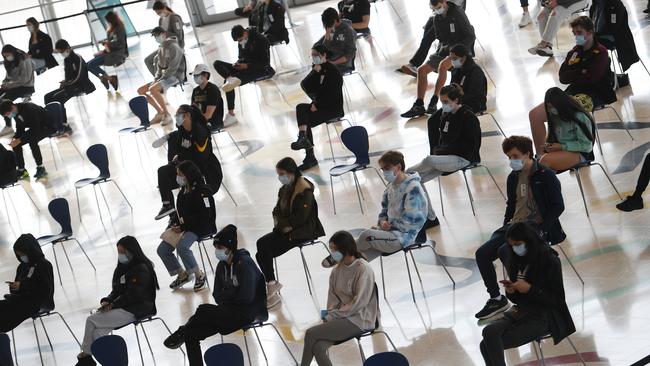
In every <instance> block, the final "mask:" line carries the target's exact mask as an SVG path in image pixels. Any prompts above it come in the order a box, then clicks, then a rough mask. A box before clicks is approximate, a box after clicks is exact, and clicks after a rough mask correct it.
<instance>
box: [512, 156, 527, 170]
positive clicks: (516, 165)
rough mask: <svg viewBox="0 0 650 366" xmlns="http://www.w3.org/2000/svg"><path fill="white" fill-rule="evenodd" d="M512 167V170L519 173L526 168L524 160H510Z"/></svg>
mask: <svg viewBox="0 0 650 366" xmlns="http://www.w3.org/2000/svg"><path fill="white" fill-rule="evenodd" d="M510 167H511V168H512V170H514V171H516V172H518V171H520V170H522V169H523V168H524V161H523V159H511V160H510Z"/></svg>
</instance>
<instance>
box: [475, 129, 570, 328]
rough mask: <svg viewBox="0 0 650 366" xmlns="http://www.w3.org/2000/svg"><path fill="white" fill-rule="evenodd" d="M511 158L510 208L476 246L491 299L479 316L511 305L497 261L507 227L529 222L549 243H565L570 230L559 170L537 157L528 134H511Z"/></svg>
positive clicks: (506, 150) (508, 142) (505, 149)
mask: <svg viewBox="0 0 650 366" xmlns="http://www.w3.org/2000/svg"><path fill="white" fill-rule="evenodd" d="M501 146H502V148H503V153H504V154H506V155H507V156H508V158H509V159H510V167H511V168H512V172H511V173H510V174H509V175H508V181H507V194H508V199H507V202H506V212H505V216H504V219H503V226H502V227H501V228H499V229H497V230H496V231H495V232H494V233H492V237H490V239H489V240H488V241H486V242H485V243H484V244H483V245H481V246H480V247H479V248H478V249H477V250H476V263H477V264H478V269H479V271H480V272H481V277H482V278H483V283H484V284H485V287H486V288H487V291H488V293H489V294H490V299H489V300H488V301H487V303H486V304H485V307H483V309H482V310H481V311H479V312H478V313H476V317H477V318H479V319H487V318H490V317H492V316H494V315H496V314H498V313H500V312H503V311H505V310H506V309H508V308H509V307H510V305H509V304H508V299H506V298H505V297H504V296H503V295H501V293H500V292H499V284H498V283H497V274H496V271H495V269H494V265H493V264H492V262H494V261H495V260H496V259H497V258H498V257H503V255H502V254H503V251H504V248H507V247H506V245H507V244H506V231H507V230H508V228H509V227H510V226H512V225H513V224H516V223H518V222H528V223H529V224H531V225H532V226H533V227H534V228H535V230H536V231H537V232H538V233H539V235H540V237H541V238H542V240H543V241H544V242H545V243H550V244H551V245H553V244H557V243H561V242H562V241H564V239H565V238H566V234H564V231H563V230H562V226H561V225H560V220H559V218H560V215H561V214H562V212H564V199H563V198H562V188H561V186H560V181H559V180H558V179H557V177H556V176H555V173H554V172H553V171H552V170H551V169H548V168H546V167H545V166H543V165H541V164H540V163H538V162H537V161H536V160H535V159H534V158H533V142H532V141H531V140H530V139H529V138H528V137H524V136H510V137H508V138H507V139H505V140H504V141H503V144H502V145H501Z"/></svg>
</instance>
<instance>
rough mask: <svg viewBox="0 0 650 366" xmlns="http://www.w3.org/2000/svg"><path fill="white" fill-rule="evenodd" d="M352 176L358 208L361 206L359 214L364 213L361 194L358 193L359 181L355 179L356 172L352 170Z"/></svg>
mask: <svg viewBox="0 0 650 366" xmlns="http://www.w3.org/2000/svg"><path fill="white" fill-rule="evenodd" d="M352 176H353V177H354V188H356V190H357V198H358V199H359V208H361V214H362V215H364V213H363V205H362V204H361V194H360V190H361V188H360V187H359V181H358V180H357V173H356V172H352Z"/></svg>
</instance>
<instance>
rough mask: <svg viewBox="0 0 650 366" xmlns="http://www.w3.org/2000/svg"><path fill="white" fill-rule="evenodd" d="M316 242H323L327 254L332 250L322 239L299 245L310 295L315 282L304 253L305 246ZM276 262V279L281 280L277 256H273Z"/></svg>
mask: <svg viewBox="0 0 650 366" xmlns="http://www.w3.org/2000/svg"><path fill="white" fill-rule="evenodd" d="M315 244H321V245H322V246H323V248H325V252H327V255H330V250H329V248H327V245H325V243H324V242H323V241H322V240H308V241H305V242H302V243H300V244H298V245H297V247H298V249H299V250H300V258H301V259H302V269H303V270H304V271H305V279H306V280H307V288H308V289H309V295H312V289H311V284H312V283H313V282H314V281H313V280H312V278H311V272H310V271H309V266H308V265H307V260H306V259H305V253H303V248H305V247H309V246H312V245H315ZM273 261H274V263H275V279H276V280H278V281H279V280H280V271H279V269H278V268H279V267H278V261H277V257H276V258H273Z"/></svg>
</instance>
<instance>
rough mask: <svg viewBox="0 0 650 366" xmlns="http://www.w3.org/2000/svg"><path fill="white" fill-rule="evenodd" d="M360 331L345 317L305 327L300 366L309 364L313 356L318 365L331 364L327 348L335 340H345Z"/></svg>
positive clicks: (325, 365) (329, 365)
mask: <svg viewBox="0 0 650 366" xmlns="http://www.w3.org/2000/svg"><path fill="white" fill-rule="evenodd" d="M361 333H363V331H362V330H361V329H360V328H359V327H357V326H356V325H354V323H352V322H351V321H349V320H347V319H334V320H330V321H328V322H327V323H323V324H320V325H316V326H313V327H311V328H309V329H307V332H306V333H305V345H304V348H303V349H302V361H301V362H300V366H309V365H311V361H312V360H313V359H314V357H315V358H316V363H317V364H318V366H332V361H330V358H329V356H328V355H327V350H328V349H329V348H330V347H332V346H333V345H334V343H336V342H337V341H342V340H346V339H348V338H351V337H354V336H356V335H359V334H361Z"/></svg>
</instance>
